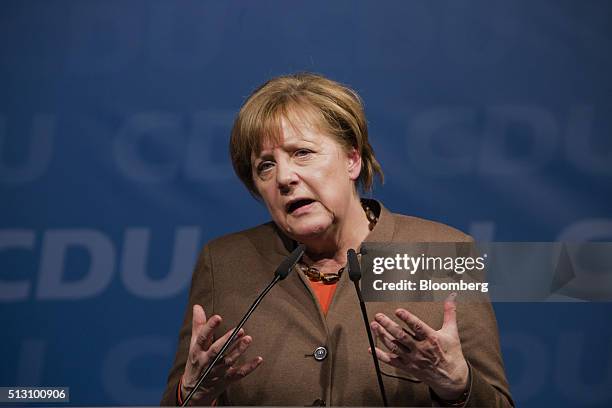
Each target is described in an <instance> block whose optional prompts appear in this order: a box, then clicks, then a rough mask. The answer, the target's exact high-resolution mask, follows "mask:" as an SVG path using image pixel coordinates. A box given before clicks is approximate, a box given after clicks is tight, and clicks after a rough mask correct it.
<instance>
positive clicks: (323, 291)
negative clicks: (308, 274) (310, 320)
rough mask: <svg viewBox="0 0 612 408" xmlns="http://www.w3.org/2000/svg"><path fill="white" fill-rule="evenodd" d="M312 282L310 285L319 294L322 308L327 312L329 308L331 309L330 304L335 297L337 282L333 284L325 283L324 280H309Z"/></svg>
mask: <svg viewBox="0 0 612 408" xmlns="http://www.w3.org/2000/svg"><path fill="white" fill-rule="evenodd" d="M308 283H310V287H311V288H312V291H313V292H314V293H315V295H317V299H318V300H319V304H320V305H321V309H323V313H324V314H327V310H328V309H329V305H330V304H331V302H332V299H333V298H334V293H335V292H336V286H337V285H338V284H337V283H334V284H333V285H325V284H324V283H323V282H313V281H308Z"/></svg>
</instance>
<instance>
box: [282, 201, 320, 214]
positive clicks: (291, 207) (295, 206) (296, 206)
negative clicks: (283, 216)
mask: <svg viewBox="0 0 612 408" xmlns="http://www.w3.org/2000/svg"><path fill="white" fill-rule="evenodd" d="M314 201H315V200H312V199H310V198H304V199H301V200H296V201H293V202H291V203H289V204H287V212H288V213H289V214H291V213H292V212H294V211H295V210H297V209H299V208H302V207H305V206H307V205H309V204H312V203H314Z"/></svg>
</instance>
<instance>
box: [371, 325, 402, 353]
mask: <svg viewBox="0 0 612 408" xmlns="http://www.w3.org/2000/svg"><path fill="white" fill-rule="evenodd" d="M371 327H372V329H373V330H374V332H375V333H376V335H377V336H378V338H379V339H380V340H381V341H382V343H383V344H384V345H385V347H387V349H389V351H390V352H391V353H392V354H394V355H396V356H398V357H400V358H403V357H402V354H407V353H410V347H408V346H406V345H405V344H402V343H401V342H400V341H398V340H396V339H395V338H394V337H393V336H391V335H390V334H389V333H388V332H387V331H386V330H385V329H384V328H383V327H381V326H380V325H378V324H377V323H375V322H374V323H372V325H371Z"/></svg>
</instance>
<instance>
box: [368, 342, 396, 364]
mask: <svg viewBox="0 0 612 408" xmlns="http://www.w3.org/2000/svg"><path fill="white" fill-rule="evenodd" d="M374 349H375V350H376V357H377V358H378V361H382V362H383V363H386V364H389V365H391V366H393V367H397V368H402V363H401V362H400V360H399V358H398V357H397V356H396V355H393V354H390V353H387V352H384V351H382V350H381V349H379V348H378V347H375V348H374ZM368 351H369V352H370V354H371V353H372V349H371V348H369V347H368Z"/></svg>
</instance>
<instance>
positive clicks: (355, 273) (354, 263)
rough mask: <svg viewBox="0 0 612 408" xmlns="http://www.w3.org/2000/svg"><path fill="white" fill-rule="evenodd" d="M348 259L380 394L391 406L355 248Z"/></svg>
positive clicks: (384, 402)
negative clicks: (379, 361) (375, 343)
mask: <svg viewBox="0 0 612 408" xmlns="http://www.w3.org/2000/svg"><path fill="white" fill-rule="evenodd" d="M346 257H347V259H348V268H349V278H350V279H351V280H352V281H353V283H354V284H355V290H356V291H357V297H358V298H359V306H360V308H361V315H362V316H363V322H364V324H365V329H366V333H367V334H368V342H369V343H370V349H371V350H372V360H374V368H375V369H376V379H377V380H378V387H379V388H380V396H381V398H382V400H383V405H384V406H385V407H388V406H389V403H388V402H387V394H386V393H385V384H384V383H383V379H382V374H381V373H380V365H379V364H378V357H377V356H376V348H375V346H374V338H373V337H372V330H371V329H370V323H369V319H368V312H367V310H366V307H365V303H364V301H363V297H362V296H361V289H360V288H359V280H361V266H359V260H358V259H357V254H356V253H355V250H354V249H352V248H351V249H349V250H348V251H347V253H346Z"/></svg>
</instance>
